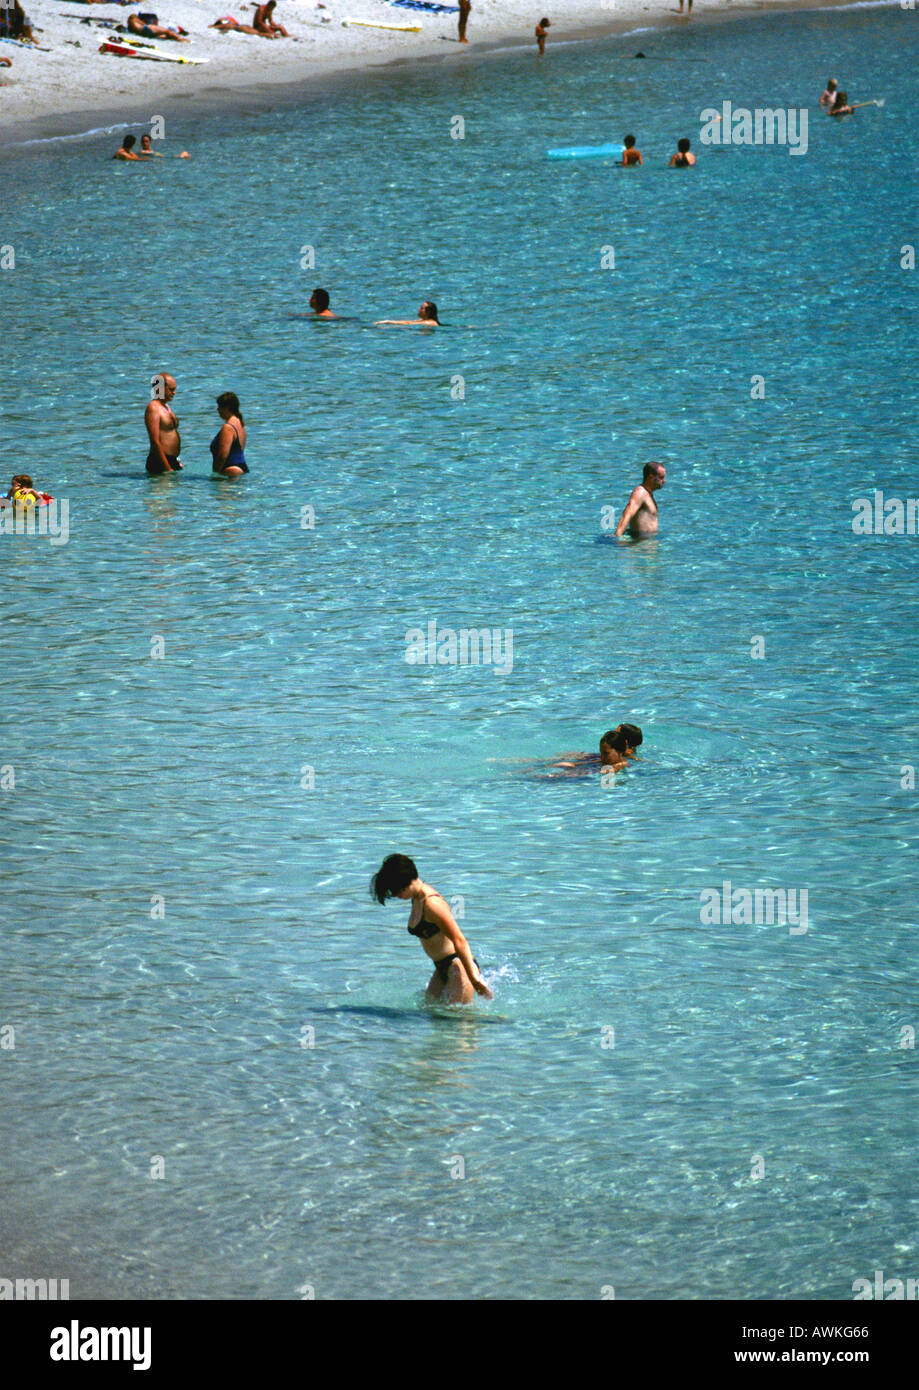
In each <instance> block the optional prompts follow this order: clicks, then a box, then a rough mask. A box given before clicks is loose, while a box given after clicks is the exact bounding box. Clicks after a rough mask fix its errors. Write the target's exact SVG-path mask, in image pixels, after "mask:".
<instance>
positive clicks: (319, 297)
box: [312, 287, 329, 314]
mask: <svg viewBox="0 0 919 1390" xmlns="http://www.w3.org/2000/svg"><path fill="white" fill-rule="evenodd" d="M312 297H313V299H315V301H316V306H317V308H318V310H319V312H320V314H321V313H322V312H323V310H324V309H328V307H329V292H328V290H320V289H319V288H318V287H317V288H316V289H315V290H313V296H312Z"/></svg>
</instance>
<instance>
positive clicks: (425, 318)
mask: <svg viewBox="0 0 919 1390" xmlns="http://www.w3.org/2000/svg"><path fill="white" fill-rule="evenodd" d="M419 323H420V324H423V325H424V326H425V328H439V327H440V319H439V318H438V317H437V305H436V304H434V303H433V302H432V301H431V300H430V299H426V300H425V301H424V303H423V304H422V306H421V308H420V309H419V310H418V317H417V318H416V319H377V321H376V323H375V324H374V328H380V327H387V326H388V327H390V328H414V326H415V325H416V324H419Z"/></svg>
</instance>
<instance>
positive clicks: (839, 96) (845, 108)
mask: <svg viewBox="0 0 919 1390" xmlns="http://www.w3.org/2000/svg"><path fill="white" fill-rule="evenodd" d="M854 110H855V107H854V106H850V105H849V94H848V92H837V93H836V96H835V98H834V100H833V105H832V106H831V107H830V110H829V114H830V115H831V116H851V115H852V112H853V111H854Z"/></svg>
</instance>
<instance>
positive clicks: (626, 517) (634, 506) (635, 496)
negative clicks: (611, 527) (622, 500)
mask: <svg viewBox="0 0 919 1390" xmlns="http://www.w3.org/2000/svg"><path fill="white" fill-rule="evenodd" d="M641 491H642V489H641V488H640V487H637V488H635V490H634V492H633V493H632V495H631V497H630V498H629V500H628V502H627V503H626V504H625V510H624V512H623V513H622V516H621V517H620V518H619V525H618V526H617V527H616V530H615V532H614V534H615V535H617V536H621V535H622V533H623V531H624V530H625V528H626V527H627V526H628V524H629V522H630V521H631V520H632V517H633V516H635V514H636V513H637V512H638V510H639V508H640V507H641V504H642V500H643V499H642V497H641V496H640V493H641Z"/></svg>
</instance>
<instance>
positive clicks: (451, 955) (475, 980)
mask: <svg viewBox="0 0 919 1390" xmlns="http://www.w3.org/2000/svg"><path fill="white" fill-rule="evenodd" d="M370 894H371V897H373V898H375V899H376V901H377V902H378V903H385V902H386V900H387V898H404V899H405V900H406V901H408V900H411V904H412V907H411V911H410V912H409V914H408V933H409V936H417V937H418V940H419V941H420V942H421V946H422V949H423V951H424V953H425V955H426V956H428V957H429V959H430V960H431V961H433V963H434V974H433V975H432V976H431V979H430V981H429V982H428V987H427V991H426V993H427V997H428V999H443V1002H444V1003H445V1004H468V1003H469V1001H470V1000H471V999H472V997H473V995H474V994H481V995H482V996H483V997H484V998H485V999H493V998H494V995H493V994H492V992H491V990H490V989H489V988H488V985H487V984H486V983H485V981H484V980H483V979H482V975H481V972H480V970H479V967H478V964H477V962H476V960H475V957H474V956H473V954H472V952H471V951H470V949H469V943H468V941H467V940H466V938H465V936H463V933H462V932H461V931H460V929H459V927H458V926H457V925H456V921H455V919H454V916H453V913H452V912H451V911H450V909H449V907H448V906H447V900H446V898H444V897H443V895H442V894H441V893H438V891H437V889H436V888H432V887H431V885H430V883H425V882H424V880H423V879H420V878H419V877H418V870H417V869H416V867H415V864H414V861H413V860H411V859H409V857H408V856H407V855H405V854H390V855H389V856H388V857H387V858H386V859H384V860H383V863H382V865H381V866H380V868H379V869H378V871H377V872H376V873H375V874H374V876H373V878H372V879H371V881H370Z"/></svg>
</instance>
